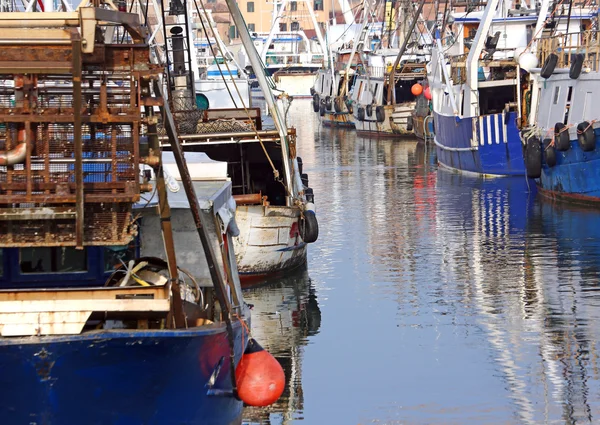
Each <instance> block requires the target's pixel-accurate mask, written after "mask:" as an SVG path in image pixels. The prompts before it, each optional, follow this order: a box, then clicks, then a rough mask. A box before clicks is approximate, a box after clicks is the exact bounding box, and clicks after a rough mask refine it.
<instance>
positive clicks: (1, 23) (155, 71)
mask: <svg viewBox="0 0 600 425" xmlns="http://www.w3.org/2000/svg"><path fill="white" fill-rule="evenodd" d="M107 24H108V25H120V26H122V27H123V28H124V29H125V31H127V33H128V34H129V35H130V37H131V40H132V42H131V41H129V42H128V43H129V44H105V43H104V42H103V40H102V39H99V38H98V37H100V35H99V34H101V33H100V32H99V31H96V29H97V28H99V27H101V26H104V25H107ZM146 35H147V29H146V28H145V27H142V26H141V25H140V22H139V17H138V16H137V15H136V14H130V13H123V12H118V11H116V10H108V9H103V8H98V7H81V8H78V10H77V11H76V12H68V13H64V12H57V13H43V14H41V13H40V14H35V13H18V12H16V13H0V80H2V81H15V84H14V85H11V84H7V83H6V82H4V83H2V84H0V98H1V99H2V100H0V124H2V126H3V128H5V130H4V132H5V134H4V135H3V136H2V137H1V138H0V139H1V140H3V143H4V149H6V151H2V152H8V150H9V149H11V148H13V149H14V148H15V147H16V146H18V144H19V143H24V144H25V147H26V155H25V159H24V162H22V163H21V164H17V165H18V166H19V167H20V168H15V166H14V165H12V164H9V165H5V166H4V167H5V168H4V171H2V170H0V177H2V178H0V247H3V246H59V245H60V246H73V245H74V246H76V247H78V248H83V246H85V245H109V244H112V243H115V244H121V243H124V242H126V240H125V239H123V238H131V237H132V236H133V232H134V231H135V228H134V227H132V226H131V223H129V222H127V226H128V228H129V230H127V232H125V233H124V232H123V231H122V229H119V230H115V229H113V230H112V233H111V235H112V236H109V237H107V238H108V239H107V238H104V239H103V238H99V239H94V236H90V235H89V232H90V228H91V229H92V233H93V228H94V225H93V224H90V223H92V222H93V221H95V220H96V217H104V218H102V220H108V221H106V223H108V225H109V226H123V223H124V220H130V219H131V216H132V215H131V207H132V205H133V203H135V202H137V201H139V199H140V192H141V191H142V190H147V187H146V186H147V185H144V184H141V183H140V181H139V165H140V163H150V162H153V161H154V160H155V158H140V151H139V142H140V131H141V130H142V126H143V124H144V120H145V118H144V116H143V108H144V106H159V105H161V104H162V100H161V99H157V98H153V97H152V96H151V93H150V92H149V91H146V92H144V93H142V90H141V87H142V85H145V86H146V87H148V86H149V84H150V81H152V80H155V79H158V76H159V74H160V73H161V72H162V68H161V67H160V66H157V65H153V64H152V63H151V60H150V50H149V47H148V45H147V44H145V38H146ZM24 45H26V46H27V47H26V48H24ZM113 80H114V81H115V82H117V83H119V82H121V84H117V85H115V84H111V85H110V88H108V84H107V82H109V81H113ZM16 81H19V84H20V85H19V86H17V83H16ZM53 81H56V83H52V82H53ZM142 81H143V82H144V84H142ZM39 82H41V84H38V83H39ZM53 84H54V85H53ZM98 87H99V88H98ZM119 87H121V88H119ZM38 94H39V97H38ZM142 94H143V96H142ZM17 96H18V97H17ZM62 97H64V98H66V99H70V101H68V102H67V103H66V104H63V102H62V101H60V100H59V101H56V100H55V99H60V98H62ZM7 99H8V100H7ZM10 99H15V100H14V101H10V102H13V103H12V104H9V100H10ZM84 126H85V127H86V130H85V131H86V133H88V132H89V138H90V142H85V144H84V140H83V127H84ZM51 128H52V129H53V130H50V129H51ZM14 129H17V130H14ZM19 129H23V130H19ZM97 129H99V130H98V131H101V132H102V134H103V135H102V136H100V137H101V138H99V139H98V141H96V131H97ZM117 129H118V130H117ZM13 131H18V132H19V138H18V139H17V138H16V137H15V135H14V134H13V133H12V132H13ZM51 131H52V134H51ZM66 131H68V132H69V136H68V137H69V139H68V140H67V139H63V142H62V143H61V142H60V137H63V138H66V137H67V136H66V133H64V132H66ZM122 132H124V133H123V134H122V135H119V134H120V133H122ZM21 133H22V134H23V135H24V136H21ZM117 133H119V134H117ZM86 137H87V136H86ZM51 138H52V143H53V146H54V147H53V148H52V149H53V151H52V152H54V153H52V152H50V148H49V146H50V143H51ZM57 138H58V139H57ZM34 145H35V146H34ZM62 146H65V149H66V150H65V151H64V152H63V153H62V154H61V153H60V152H58V151H57V149H61V147H62ZM95 146H98V149H101V150H100V151H98V153H97V154H95V151H90V149H96V147H95ZM0 149H1V148H0ZM34 150H35V153H34ZM33 155H36V156H33ZM20 160H22V159H20ZM154 162H156V161H154ZM96 163H97V164H100V165H98V166H96V165H94V164H96ZM85 164H90V165H89V166H88V168H85V167H86V165H85ZM102 164H106V165H102ZM57 169H59V170H66V171H61V173H62V174H61V175H60V177H56V175H57V174H56V171H52V170H57ZM17 170H21V171H17ZM69 170H71V171H69ZM86 170H88V171H86ZM89 170H99V171H93V172H94V173H97V174H98V175H99V176H100V177H98V178H99V180H98V179H96V178H94V176H92V177H91V178H86V177H85V176H86V175H88V174H89V173H90V171H89ZM103 170H104V171H103ZM119 170H123V171H119ZM68 173H72V175H71V177H68V176H67V174H68ZM3 174H4V175H3ZM65 176H66V177H65ZM102 176H105V177H102ZM111 206H112V207H111ZM107 207H108V209H107ZM19 211H21V213H19ZM88 213H89V214H90V215H89V216H88ZM41 217H43V219H42V218H41ZM110 217H112V219H110ZM127 217H129V218H127ZM13 220H14V221H16V222H19V223H22V225H14V224H13V223H11V222H12V221H13ZM44 220H45V221H46V222H45V223H43V225H42V226H43V228H44V229H45V230H40V233H41V235H40V236H39V238H37V239H35V240H25V239H23V235H22V234H21V232H20V228H25V227H27V226H30V227H31V228H36V227H35V226H39V225H40V224H39V223H40V222H42V221H44ZM90 220H91V221H90ZM35 223H38V224H35ZM52 223H55V227H54V229H55V230H53V231H54V232H57V231H58V230H56V229H59V228H61V227H60V226H63V227H64V225H65V224H64V223H71V224H68V226H73V227H69V229H74V232H73V234H72V235H73V238H72V240H71V239H69V237H70V236H65V237H64V238H62V239H61V240H58V238H53V237H49V233H48V232H49V230H48V229H50V228H51V227H52V226H53V225H52ZM61 223H62V224H61ZM56 226H58V227H56ZM98 227H101V226H100V225H99V226H98ZM40 229H41V228H40ZM12 232H15V233H14V236H12ZM70 232H71V230H68V231H66V233H65V232H63V235H64V234H67V235H71V233H70ZM2 233H5V234H4V235H2ZM6 233H9V234H10V235H8V236H7V235H6ZM44 233H45V236H44ZM32 237H35V235H34V236H32ZM19 238H20V239H19ZM17 239H19V240H17Z"/></svg>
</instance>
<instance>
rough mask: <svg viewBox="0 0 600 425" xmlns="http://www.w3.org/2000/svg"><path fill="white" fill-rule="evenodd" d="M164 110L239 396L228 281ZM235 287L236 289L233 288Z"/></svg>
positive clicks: (168, 112)
mask: <svg viewBox="0 0 600 425" xmlns="http://www.w3.org/2000/svg"><path fill="white" fill-rule="evenodd" d="M154 91H155V93H157V94H159V93H160V95H161V97H162V88H161V86H160V83H159V82H158V81H154ZM161 112H162V116H163V118H164V123H163V124H164V126H165V130H167V134H168V136H169V141H170V142H171V150H172V151H173V156H174V157H175V162H176V163H177V169H178V170H179V174H180V175H181V183H182V184H183V188H184V189H185V193H186V195H187V199H188V202H189V204H190V210H191V212H192V217H193V218H194V223H195V225H196V229H197V231H198V236H199V237H200V242H201V243H202V248H203V250H204V255H205V257H206V263H207V264H208V270H209V272H210V277H211V280H212V282H213V285H214V289H215V294H216V296H217V300H218V301H219V305H220V306H221V311H222V313H223V319H224V321H225V326H226V328H227V339H228V341H229V360H230V362H231V369H230V375H231V385H232V388H233V393H234V395H237V384H236V380H235V367H236V365H235V342H234V339H233V325H232V324H231V303H230V302H229V299H228V298H227V288H226V286H225V282H224V281H223V276H221V273H219V271H218V270H217V264H218V262H217V260H216V258H217V256H216V254H215V252H214V250H213V247H212V245H211V243H210V241H209V239H208V234H207V231H206V228H205V227H204V225H203V224H202V215H201V213H200V203H199V201H198V196H197V195H196V190H195V189H194V186H193V184H192V178H191V176H190V171H189V170H188V167H187V164H186V162H185V157H184V155H183V149H182V147H181V144H180V143H179V137H178V136H177V129H176V128H175V122H174V121H173V115H171V110H170V108H169V105H168V103H167V102H164V105H163V106H161ZM232 290H234V289H233V288H232Z"/></svg>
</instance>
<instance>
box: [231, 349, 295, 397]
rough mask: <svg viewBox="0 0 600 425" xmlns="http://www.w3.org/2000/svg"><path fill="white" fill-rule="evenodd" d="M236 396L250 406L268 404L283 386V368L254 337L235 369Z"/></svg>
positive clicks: (279, 394) (280, 391) (279, 393)
mask: <svg viewBox="0 0 600 425" xmlns="http://www.w3.org/2000/svg"><path fill="white" fill-rule="evenodd" d="M235 379H236V382H237V387H238V388H237V389H238V396H239V398H240V399H241V400H242V401H243V402H244V403H246V404H248V405H250V406H268V405H270V404H273V403H275V402H276V401H277V399H278V398H279V397H281V394H282V393H283V389H284V387H285V374H284V373H283V368H282V367H281V365H280V364H279V362H278V361H277V359H275V357H273V356H272V355H271V353H269V352H268V351H266V350H265V349H264V348H262V347H261V346H260V344H259V343H258V342H256V341H255V340H254V339H250V340H249V341H248V347H246V351H245V352H244V355H243V356H242V359H241V360H240V363H239V364H238V367H237V368H236V371H235Z"/></svg>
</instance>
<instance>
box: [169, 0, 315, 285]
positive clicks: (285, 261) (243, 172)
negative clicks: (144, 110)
mask: <svg viewBox="0 0 600 425" xmlns="http://www.w3.org/2000/svg"><path fill="white" fill-rule="evenodd" d="M234 9H237V6H236V5H234V4H232V5H230V10H231V13H232V16H234V17H235V16H237V15H236V13H238V12H236V10H234ZM241 19H242V18H241V17H240V22H241ZM238 28H240V30H239V34H240V38H241V40H242V42H243V43H244V48H245V49H246V53H247V54H248V55H249V59H250V63H251V64H258V63H260V60H259V57H258V53H257V51H256V49H255V48H254V45H253V44H252V40H251V36H250V34H249V32H248V31H247V30H241V28H245V25H238ZM183 32H184V33H185V30H184V31H183ZM170 45H173V44H172V42H171V43H170ZM172 58H173V59H172V60H173V63H174V66H173V69H174V70H176V71H173V72H170V73H171V75H170V76H169V77H168V81H172V82H173V83H172V86H171V92H172V93H173V101H174V102H173V104H174V106H175V109H174V116H175V119H176V121H177V124H176V125H177V133H178V135H179V137H180V138H181V140H182V146H183V148H184V149H185V150H186V152H203V153H205V154H207V155H208V157H209V158H211V159H212V160H216V161H222V162H226V163H227V175H228V178H230V179H231V181H232V192H233V195H234V198H235V201H236V205H237V208H236V222H237V224H238V226H239V236H238V237H237V238H235V239H234V245H235V253H236V258H237V268H238V271H239V274H240V276H242V278H243V279H244V281H245V282H248V281H252V280H255V279H257V278H262V277H265V276H268V275H270V274H273V273H279V272H283V271H287V270H291V269H294V268H296V267H299V266H300V265H302V264H304V263H305V262H306V249H307V244H308V243H312V242H315V241H316V240H317V238H318V224H317V219H316V215H315V209H314V194H313V192H312V189H311V188H310V187H309V182H308V176H307V175H303V173H302V160H301V159H300V158H299V157H298V156H297V154H296V134H295V130H294V129H288V128H287V125H286V123H285V120H284V119H283V117H282V116H281V111H280V109H279V106H278V105H277V104H276V102H275V98H274V96H273V94H272V92H271V91H270V86H269V84H268V81H267V76H266V74H265V73H264V72H258V74H257V77H258V80H259V81H260V82H261V88H262V89H263V90H265V100H266V103H267V106H268V108H269V112H270V114H271V116H272V117H273V118H274V121H275V127H276V128H275V129H274V130H264V129H263V128H262V119H261V113H260V112H261V111H260V108H250V107H249V106H247V105H246V106H244V107H243V108H231V109H218V110H212V109H209V110H206V111H199V110H198V109H197V108H195V104H194V102H179V101H176V100H179V99H190V98H192V97H193V87H191V85H190V84H189V81H191V78H190V77H189V75H191V72H190V71H189V68H188V66H187V65H186V63H185V61H184V58H185V55H172ZM256 69H259V68H258V67H256ZM260 69H262V68H260ZM285 99H289V98H288V97H286V98H284V99H282V101H285ZM162 139H163V146H164V147H165V148H166V149H167V148H169V144H168V143H167V139H168V137H167V135H166V134H164V135H163V136H162Z"/></svg>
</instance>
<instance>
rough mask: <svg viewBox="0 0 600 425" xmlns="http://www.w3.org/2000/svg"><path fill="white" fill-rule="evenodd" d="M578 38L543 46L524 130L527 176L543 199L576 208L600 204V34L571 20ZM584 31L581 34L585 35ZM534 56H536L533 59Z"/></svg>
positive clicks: (563, 36)
mask: <svg viewBox="0 0 600 425" xmlns="http://www.w3.org/2000/svg"><path fill="white" fill-rule="evenodd" d="M571 18H572V20H573V21H575V22H574V23H572V24H571V26H572V27H574V28H576V29H575V30H574V31H573V32H567V31H562V33H561V32H560V31H558V30H557V31H555V33H554V34H549V35H547V36H544V37H542V38H541V39H540V41H539V42H538V48H537V53H538V58H539V63H540V64H542V67H541V68H537V69H535V70H534V72H532V73H533V74H534V78H533V81H532V85H531V93H532V100H531V111H530V112H529V115H528V117H527V118H528V125H527V127H525V128H523V131H522V136H523V140H524V143H525V160H526V165H527V174H528V176H529V177H532V178H536V182H537V185H538V188H539V191H540V193H541V194H542V195H544V196H547V197H550V198H554V199H560V200H565V201H569V202H574V203H597V202H598V201H600V183H599V182H598V180H599V177H600V147H598V146H597V141H598V137H600V125H599V124H598V123H597V121H598V120H599V119H600V112H599V111H598V109H597V108H596V107H595V101H594V96H595V95H599V96H600V63H599V58H598V55H597V51H598V33H597V30H595V29H593V28H592V27H591V21H589V20H587V21H586V20H584V21H581V20H579V19H578V18H579V16H575V17H571ZM582 28H583V29H585V30H584V31H580V30H581V29H582ZM529 55H532V53H529Z"/></svg>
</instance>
